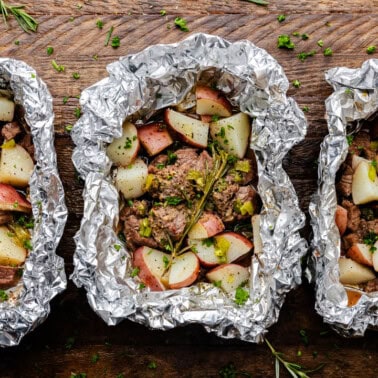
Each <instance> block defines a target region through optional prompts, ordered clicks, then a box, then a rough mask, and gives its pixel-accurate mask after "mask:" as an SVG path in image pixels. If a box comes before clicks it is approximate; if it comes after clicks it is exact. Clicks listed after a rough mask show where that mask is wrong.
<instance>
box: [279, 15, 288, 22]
mask: <svg viewBox="0 0 378 378" xmlns="http://www.w3.org/2000/svg"><path fill="white" fill-rule="evenodd" d="M285 20H286V16H285V15H284V14H279V15H278V16H277V21H278V22H284V21H285Z"/></svg>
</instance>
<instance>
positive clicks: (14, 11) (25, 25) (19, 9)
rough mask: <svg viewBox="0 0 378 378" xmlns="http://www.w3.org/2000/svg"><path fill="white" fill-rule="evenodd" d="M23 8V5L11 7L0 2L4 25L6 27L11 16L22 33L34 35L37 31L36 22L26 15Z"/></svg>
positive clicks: (1, 0) (0, 0)
mask: <svg viewBox="0 0 378 378" xmlns="http://www.w3.org/2000/svg"><path fill="white" fill-rule="evenodd" d="M24 8H25V5H12V4H7V3H6V2H5V1H3V0H0V9H1V14H2V15H3V20H4V23H5V25H8V23H7V20H8V18H9V16H10V15H13V16H14V18H15V19H16V21H17V22H18V24H19V25H20V27H21V29H22V30H23V31H25V32H26V33H30V32H34V33H35V32H36V31H37V29H38V21H37V20H36V19H34V18H33V17H32V16H30V15H29V14H28V13H26V12H25V11H24Z"/></svg>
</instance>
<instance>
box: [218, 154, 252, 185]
mask: <svg viewBox="0 0 378 378" xmlns="http://www.w3.org/2000/svg"><path fill="white" fill-rule="evenodd" d="M240 163H241V164H243V163H244V164H247V166H248V167H249V171H248V172H243V171H241V170H235V169H230V171H229V172H228V173H227V175H226V177H225V179H226V181H227V182H231V183H236V184H239V185H247V184H249V183H250V182H251V181H253V182H255V181H256V178H257V170H256V169H254V166H253V162H252V160H251V159H242V160H240Z"/></svg>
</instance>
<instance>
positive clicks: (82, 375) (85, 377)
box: [70, 373, 87, 378]
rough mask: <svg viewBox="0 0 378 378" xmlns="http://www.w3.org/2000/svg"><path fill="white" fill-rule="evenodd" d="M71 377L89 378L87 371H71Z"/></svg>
mask: <svg viewBox="0 0 378 378" xmlns="http://www.w3.org/2000/svg"><path fill="white" fill-rule="evenodd" d="M70 378H87V373H78V374H76V373H71V375H70Z"/></svg>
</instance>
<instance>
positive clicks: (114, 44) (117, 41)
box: [111, 36, 121, 49]
mask: <svg viewBox="0 0 378 378" xmlns="http://www.w3.org/2000/svg"><path fill="white" fill-rule="evenodd" d="M111 46H112V47H113V49H116V48H117V47H119V46H121V40H120V39H119V37H118V36H117V37H113V38H112V43H111Z"/></svg>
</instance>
